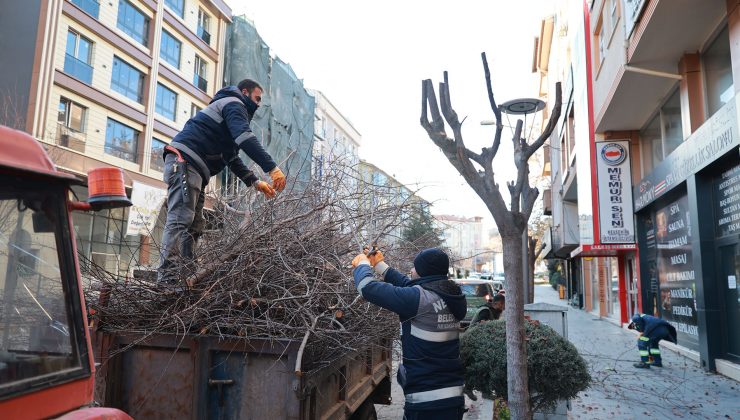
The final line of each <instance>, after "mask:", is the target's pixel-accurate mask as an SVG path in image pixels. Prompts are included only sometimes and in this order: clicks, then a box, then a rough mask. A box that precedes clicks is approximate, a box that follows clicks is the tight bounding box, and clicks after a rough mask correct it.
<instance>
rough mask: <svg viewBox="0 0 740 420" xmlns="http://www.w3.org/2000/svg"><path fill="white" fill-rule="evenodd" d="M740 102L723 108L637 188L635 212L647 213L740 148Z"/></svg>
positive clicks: (731, 103)
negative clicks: (739, 111) (739, 113)
mask: <svg viewBox="0 0 740 420" xmlns="http://www.w3.org/2000/svg"><path fill="white" fill-rule="evenodd" d="M737 100H738V96H736V97H735V98H733V99H732V100H731V101H730V102H728V103H727V104H726V105H725V106H723V107H722V108H720V109H719V111H717V112H716V113H715V114H714V115H713V116H712V117H711V118H710V119H709V120H707V122H705V123H704V124H703V125H702V126H701V127H699V129H697V130H696V131H695V132H694V134H692V135H691V136H690V137H689V138H688V139H686V141H684V142H683V143H681V145H680V146H678V147H677V148H676V150H674V151H673V153H671V154H670V155H668V156H667V157H666V158H665V159H664V160H663V162H661V163H660V165H658V166H656V167H655V169H654V170H653V172H651V173H650V174H649V175H648V176H646V177H645V178H643V179H642V180H641V181H640V182H639V183H638V184H637V185H635V186H634V187H633V195H634V201H635V211H639V210H641V209H643V208H644V207H646V206H647V205H649V204H650V203H652V202H653V201H655V200H656V199H657V198H659V197H661V196H663V195H664V194H665V193H666V192H668V191H670V190H671V189H672V188H674V187H675V186H676V185H679V184H680V183H682V182H683V181H685V180H686V178H688V177H689V176H691V175H693V174H695V173H696V172H698V171H700V170H702V169H704V168H705V167H706V166H707V165H709V164H710V163H712V162H714V161H715V160H716V159H717V158H719V157H721V156H722V155H724V154H725V153H727V152H729V151H730V150H732V149H733V148H737V147H738V146H739V145H740V137H738V122H737V120H738V116H737V105H736V101H737Z"/></svg>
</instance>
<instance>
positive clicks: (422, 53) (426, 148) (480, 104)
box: [226, 0, 553, 227]
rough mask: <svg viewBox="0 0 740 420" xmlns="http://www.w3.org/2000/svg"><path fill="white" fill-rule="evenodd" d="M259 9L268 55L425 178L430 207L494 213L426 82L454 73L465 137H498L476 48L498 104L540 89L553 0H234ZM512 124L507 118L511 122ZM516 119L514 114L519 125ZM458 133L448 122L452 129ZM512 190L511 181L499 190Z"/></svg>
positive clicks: (367, 148) (482, 141) (506, 172)
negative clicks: (455, 149) (460, 165)
mask: <svg viewBox="0 0 740 420" xmlns="http://www.w3.org/2000/svg"><path fill="white" fill-rule="evenodd" d="M226 1H227V3H228V4H229V5H230V6H231V7H232V9H233V12H234V14H235V15H241V14H245V15H247V17H248V18H249V19H251V20H252V21H253V22H254V23H255V26H256V28H257V31H258V32H259V34H260V36H261V37H262V38H263V40H264V41H265V43H266V44H267V45H268V46H269V47H270V50H271V55H273V56H278V57H280V58H281V59H282V60H283V61H285V62H287V63H289V64H290V65H291V67H292V68H293V70H294V71H295V73H296V74H297V75H298V77H299V78H301V79H303V80H304V85H305V86H306V87H307V88H311V89H316V90H320V91H322V92H324V94H325V95H326V96H327V97H328V98H329V100H330V101H331V102H332V103H333V104H334V105H335V106H336V107H337V108H339V110H340V111H341V112H342V114H344V116H345V117H347V118H348V119H349V120H350V121H351V122H352V124H353V125H354V126H355V128H357V129H358V130H359V132H360V133H361V134H362V145H361V147H360V157H361V158H362V159H366V160H368V161H370V162H372V163H374V164H376V165H377V166H379V167H380V168H382V169H383V170H385V171H386V172H388V173H389V174H393V175H394V176H395V177H396V178H397V179H398V180H399V181H401V182H403V183H406V184H416V183H418V184H419V185H420V186H423V189H422V192H421V195H422V196H423V197H424V198H425V199H427V200H430V201H433V202H434V207H433V210H432V211H433V213H435V214H455V215H461V216H468V217H470V216H483V217H485V218H486V221H487V227H493V218H492V217H491V216H490V215H489V213H488V210H487V209H486V207H485V206H484V205H483V203H482V201H481V200H480V198H478V196H477V195H476V194H475V193H474V192H473V191H472V190H471V189H470V187H468V185H467V184H466V183H465V181H464V180H463V178H462V177H461V176H460V175H458V174H457V172H456V171H455V169H454V168H453V167H452V166H451V165H450V164H449V162H448V161H447V159H446V158H445V157H444V156H443V155H442V153H441V152H440V151H439V149H438V148H437V147H436V146H434V144H433V143H432V142H431V140H429V138H428V137H427V135H426V132H425V131H424V129H422V128H421V126H420V124H419V117H420V112H421V81H422V80H423V79H427V78H431V79H432V80H433V82H434V84H435V89H436V86H437V83H438V82H439V81H441V80H442V74H443V71H445V70H447V71H448V72H449V79H450V86H451V97H452V104H453V107H454V108H455V110H456V111H457V113H458V115H459V116H460V118H461V119H462V118H464V117H467V120H466V121H465V124H464V125H463V137H464V139H465V142H466V145H467V146H468V147H469V148H471V149H473V150H475V151H480V148H481V147H483V146H486V145H490V143H491V141H492V138H493V132H494V127H492V126H481V125H480V122H481V121H482V120H491V119H492V118H493V113H492V112H491V108H490V105H489V103H488V97H487V94H486V88H485V81H484V76H483V66H482V64H481V58H480V53H481V52H484V51H485V52H486V54H487V56H488V61H489V65H490V66H491V71H492V73H493V76H492V78H493V89H494V94H495V95H496V100H497V102H498V103H502V102H504V101H507V100H510V99H514V98H518V97H532V96H536V95H537V78H536V77H535V75H534V74H533V73H532V72H531V70H532V55H533V48H534V47H533V45H534V37H535V36H537V35H538V34H539V29H540V21H541V19H542V18H543V17H545V16H547V15H549V14H552V13H553V6H552V4H551V3H553V2H552V1H551V0H525V1H523V0H488V1H484V0H480V1H479V0H474V1H466V0H460V1H457V2H452V1H438V0H426V1H422V0H396V1H388V0H379V1H372V2H369V1H347V0H323V1H319V0H260V1H255V0H226ZM504 122H505V123H506V120H505V121H504ZM514 122H515V121H514V120H513V119H512V120H511V124H512V125H513V124H514ZM448 133H449V134H450V135H451V132H449V131H448ZM494 169H495V172H496V174H497V181H498V182H499V184H500V185H501V187H503V188H504V189H505V188H506V187H505V185H504V182H503V181H506V180H511V179H513V178H514V172H515V168H514V166H513V163H512V157H511V131H509V129H508V128H507V129H505V130H504V136H503V138H502V148H501V149H500V151H499V154H498V156H497V158H496V160H495V161H494ZM503 193H504V198H505V199H506V200H507V201H508V199H509V195H508V191H503Z"/></svg>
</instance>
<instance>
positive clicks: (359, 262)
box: [352, 254, 370, 268]
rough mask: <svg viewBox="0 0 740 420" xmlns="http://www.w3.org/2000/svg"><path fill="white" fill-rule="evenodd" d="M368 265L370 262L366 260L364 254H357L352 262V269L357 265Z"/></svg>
mask: <svg viewBox="0 0 740 420" xmlns="http://www.w3.org/2000/svg"><path fill="white" fill-rule="evenodd" d="M363 264H365V265H370V261H369V260H368V259H367V255H365V254H357V256H356V257H355V258H354V259H353V260H352V268H357V266H358V265H363Z"/></svg>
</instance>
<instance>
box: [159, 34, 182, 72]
mask: <svg viewBox="0 0 740 420" xmlns="http://www.w3.org/2000/svg"><path fill="white" fill-rule="evenodd" d="M180 50H182V42H180V41H178V40H177V38H175V37H174V36H173V35H172V34H170V33H169V32H167V31H165V30H162V43H161V44H160V46H159V55H160V56H161V57H162V58H163V59H164V61H166V62H168V63H170V64H172V65H173V66H175V67H177V68H178V69H179V68H180Z"/></svg>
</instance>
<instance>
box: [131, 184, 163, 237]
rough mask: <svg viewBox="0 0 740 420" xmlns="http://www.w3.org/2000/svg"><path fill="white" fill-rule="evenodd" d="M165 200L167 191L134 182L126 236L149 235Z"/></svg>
mask: <svg viewBox="0 0 740 420" xmlns="http://www.w3.org/2000/svg"><path fill="white" fill-rule="evenodd" d="M166 198H167V190H165V189H162V188H157V187H152V186H151V185H147V184H142V183H141V182H137V181H134V185H133V188H132V190H131V203H132V204H133V205H132V206H131V208H129V212H128V223H127V226H126V235H139V234H141V235H150V234H151V231H152V230H154V225H155V224H156V223H157V216H158V214H159V209H160V208H161V207H162V204H164V200H165V199H166Z"/></svg>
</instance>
